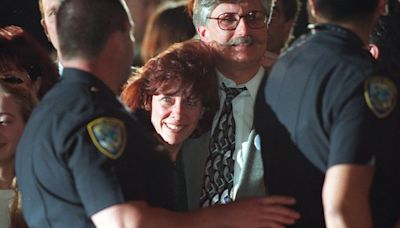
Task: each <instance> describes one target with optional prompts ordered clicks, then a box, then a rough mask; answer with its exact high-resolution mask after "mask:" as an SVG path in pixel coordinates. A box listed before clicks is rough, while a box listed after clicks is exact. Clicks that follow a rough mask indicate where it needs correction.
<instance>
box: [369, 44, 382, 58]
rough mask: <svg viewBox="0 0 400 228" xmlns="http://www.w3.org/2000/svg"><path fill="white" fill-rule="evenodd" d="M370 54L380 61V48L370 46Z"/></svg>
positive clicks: (373, 45)
mask: <svg viewBox="0 0 400 228" xmlns="http://www.w3.org/2000/svg"><path fill="white" fill-rule="evenodd" d="M369 52H370V53H371V55H372V56H373V57H374V58H375V59H379V54H380V51H379V47H378V46H376V45H375V44H370V45H369Z"/></svg>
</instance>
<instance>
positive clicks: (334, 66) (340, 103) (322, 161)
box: [255, 24, 400, 228]
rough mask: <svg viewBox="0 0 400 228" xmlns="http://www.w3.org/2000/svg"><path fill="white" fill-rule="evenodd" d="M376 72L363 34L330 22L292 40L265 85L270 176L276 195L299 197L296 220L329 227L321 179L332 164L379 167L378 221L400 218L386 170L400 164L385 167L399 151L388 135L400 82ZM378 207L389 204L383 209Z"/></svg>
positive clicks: (260, 126) (261, 102)
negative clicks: (359, 35)
mask: <svg viewBox="0 0 400 228" xmlns="http://www.w3.org/2000/svg"><path fill="white" fill-rule="evenodd" d="M374 75H375V74H374V60H373V59H372V57H371V56H370V54H369V52H368V51H367V50H366V49H365V48H364V46H363V43H362V41H361V39H360V38H359V37H358V36H357V35H356V34H354V33H352V32H350V31H348V30H346V29H344V28H341V27H338V26H335V25H329V24H325V25H318V26H316V27H315V28H314V29H313V30H312V32H311V33H310V34H309V35H308V36H306V37H304V38H302V39H300V40H299V41H297V42H296V43H295V44H293V46H292V47H291V48H290V49H289V50H288V51H287V52H285V53H284V54H283V55H282V56H281V57H280V59H279V60H278V61H277V63H276V64H275V65H274V67H273V69H272V71H271V73H270V75H269V77H268V80H267V82H266V83H264V84H262V85H261V88H260V93H261V94H259V96H261V99H258V101H257V103H256V105H255V128H256V130H257V132H258V133H259V135H260V138H261V149H262V151H263V160H264V166H265V169H266V171H265V182H266V183H267V188H268V192H269V193H270V194H280V195H289V196H293V197H295V198H296V199H297V203H296V206H295V209H296V210H298V211H299V212H300V214H301V218H300V220H299V221H298V222H297V223H296V225H295V226H296V227H306V228H309V227H324V226H325V224H324V217H323V208H322V201H321V192H322V186H323V182H324V178H325V172H326V171H327V169H329V168H330V167H332V166H334V165H338V164H360V165H368V164H370V165H375V166H377V167H378V169H377V170H376V173H377V175H376V178H375V180H374V184H373V186H374V189H375V190H374V193H373V194H372V198H373V202H372V205H373V216H374V217H373V219H374V223H375V227H389V226H390V225H388V224H393V222H394V221H393V220H394V218H395V217H396V216H395V215H394V214H395V213H397V212H393V211H391V210H390V208H394V207H395V206H394V205H395V204H397V205H399V202H400V200H399V196H400V194H399V192H397V194H390V191H392V192H391V193H394V192H393V189H395V188H397V189H398V184H397V187H395V188H392V186H393V185H392V186H390V184H388V183H389V182H388V180H389V179H388V178H387V176H385V174H388V173H391V171H395V170H393V169H392V170H391V171H390V170H389V169H386V168H383V169H382V170H386V171H382V170H380V169H379V167H383V166H382V163H384V162H385V161H387V160H385V159H386V158H388V157H390V156H386V155H387V154H390V153H392V154H393V153H394V152H397V153H398V151H394V149H393V148H394V147H393V144H394V142H393V140H392V139H393V138H394V137H393V136H389V137H386V135H389V134H392V133H393V132H395V131H394V129H395V128H396V127H397V129H400V128H399V126H398V125H399V123H398V122H399V121H398V120H396V119H400V118H399V115H398V113H399V112H398V107H396V98H397V88H396V86H395V85H394V84H393V82H392V81H390V80H389V79H388V78H386V77H375V76H376V75H375V76H374ZM389 151H390V152H389ZM382 154H386V155H382ZM384 157H386V158H384ZM398 164H399V163H398ZM391 168H393V166H391ZM397 171H398V169H397ZM397 171H395V172H397ZM384 173H385V174H384ZM390 175H391V176H392V178H393V177H395V176H397V177H399V175H400V173H399V172H398V173H396V174H394V173H392V174H390ZM378 178H379V179H380V180H378ZM399 180H400V178H397V180H393V179H392V180H391V181H392V182H399ZM378 182H381V183H385V184H386V187H387V188H386V189H384V188H385V187H384V188H381V187H382V185H380V186H377V184H376V183H378ZM384 192H385V194H388V193H389V194H388V195H385V194H384ZM378 195H379V197H376V196H378ZM395 195H397V196H395ZM382 197H383V198H382ZM388 197H393V198H388ZM377 198H381V200H382V201H380V202H378V201H377ZM390 200H393V201H396V200H397V202H389V201H390ZM378 207H383V208H388V209H389V210H384V211H385V213H380V212H378V210H379V209H377V208H378ZM397 209H398V206H397ZM397 209H396V210H397ZM383 214H385V215H384V216H385V217H384V218H382V215H383Z"/></svg>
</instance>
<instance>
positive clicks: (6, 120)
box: [0, 73, 37, 228]
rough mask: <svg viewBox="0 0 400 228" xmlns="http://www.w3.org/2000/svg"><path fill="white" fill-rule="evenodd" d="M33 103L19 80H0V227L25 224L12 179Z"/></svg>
mask: <svg viewBox="0 0 400 228" xmlns="http://www.w3.org/2000/svg"><path fill="white" fill-rule="evenodd" d="M0 75H1V73H0ZM36 104H37V99H36V98H35V96H34V95H33V94H32V93H31V91H29V90H27V89H26V88H25V87H24V86H22V85H21V84H18V83H16V81H0V145H1V146H0V227H4V228H8V227H11V228H21V227H26V225H25V223H24V220H23V217H22V210H21V208H20V204H19V193H18V189H16V188H15V187H13V186H12V183H13V180H14V181H15V153H16V149H17V144H18V142H19V139H20V137H21V135H22V132H23V129H24V127H25V124H26V122H27V121H28V118H29V116H30V114H31V112H32V110H33V108H34V107H35V106H36Z"/></svg>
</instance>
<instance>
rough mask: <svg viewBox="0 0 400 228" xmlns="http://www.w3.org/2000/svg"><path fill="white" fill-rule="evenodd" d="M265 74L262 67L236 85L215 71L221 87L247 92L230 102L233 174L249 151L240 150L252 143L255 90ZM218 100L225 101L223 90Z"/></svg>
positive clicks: (237, 170) (238, 169)
mask: <svg viewBox="0 0 400 228" xmlns="http://www.w3.org/2000/svg"><path fill="white" fill-rule="evenodd" d="M264 74H265V70H264V68H263V67H260V69H259V70H258V71H257V73H256V75H255V76H254V77H253V78H252V79H251V80H250V81H248V82H247V83H244V84H241V85H237V84H236V83H235V82H234V81H233V80H231V79H228V78H226V77H225V76H224V75H222V73H221V72H219V71H218V70H217V75H218V80H219V84H220V85H222V83H224V84H225V85H226V87H233V88H242V87H246V88H247V90H246V91H243V92H242V93H240V94H239V95H238V96H237V97H235V99H233V101H232V107H233V109H232V111H233V118H234V119H235V123H236V129H235V130H236V134H235V152H234V154H233V158H234V160H235V172H240V171H241V168H242V167H243V166H242V164H243V163H244V160H243V157H244V154H245V153H248V152H249V151H242V148H246V145H247V144H248V143H252V142H250V141H249V135H250V132H251V130H252V128H253V116H254V103H255V100H256V96H257V90H258V87H259V85H260V83H261V80H262V78H263V76H264ZM219 95H220V100H221V101H224V100H225V92H224V91H223V89H220V90H219ZM220 105H221V107H220V108H219V110H218V113H217V114H216V115H215V117H214V121H213V128H212V129H214V128H215V125H216V123H217V122H218V117H219V115H220V112H221V110H222V105H223V102H221V104H220ZM238 187H239V186H238V184H237V183H235V181H234V183H233V191H232V194H233V195H232V199H235V198H236V193H237V189H238Z"/></svg>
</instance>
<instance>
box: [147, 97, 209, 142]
mask: <svg viewBox="0 0 400 228" xmlns="http://www.w3.org/2000/svg"><path fill="white" fill-rule="evenodd" d="M203 112H204V108H203V106H202V102H201V100H200V99H198V98H194V97H183V96H182V95H173V96H171V95H165V94H159V95H153V96H152V100H151V123H152V124H153V126H154V128H155V129H156V131H157V133H158V134H159V135H160V136H161V137H162V138H163V140H164V141H165V142H166V143H168V144H170V145H180V144H181V143H183V142H184V141H185V140H186V139H187V138H189V136H190V135H191V134H192V133H193V131H194V130H195V129H196V127H197V124H198V123H199V120H200V119H201V117H202V115H203Z"/></svg>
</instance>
